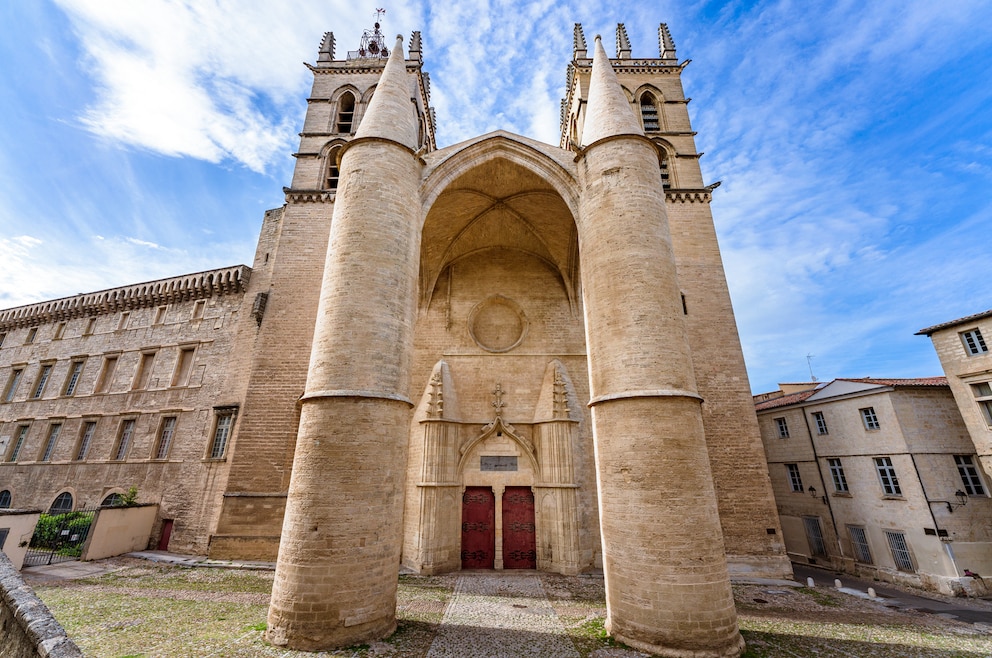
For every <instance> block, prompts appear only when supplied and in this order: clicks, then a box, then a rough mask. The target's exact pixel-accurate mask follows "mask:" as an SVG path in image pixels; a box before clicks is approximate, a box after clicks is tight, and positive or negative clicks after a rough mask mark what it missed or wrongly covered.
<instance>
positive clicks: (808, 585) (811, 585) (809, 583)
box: [806, 578, 816, 587]
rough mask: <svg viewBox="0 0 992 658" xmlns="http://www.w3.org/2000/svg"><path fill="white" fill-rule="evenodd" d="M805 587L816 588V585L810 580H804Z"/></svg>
mask: <svg viewBox="0 0 992 658" xmlns="http://www.w3.org/2000/svg"><path fill="white" fill-rule="evenodd" d="M806 587H816V583H814V582H813V579H812V578H807V579H806Z"/></svg>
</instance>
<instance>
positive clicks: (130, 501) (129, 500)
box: [118, 485, 138, 507]
mask: <svg viewBox="0 0 992 658" xmlns="http://www.w3.org/2000/svg"><path fill="white" fill-rule="evenodd" d="M118 504H119V505H120V506H121V507H134V506H135V505H137V504H138V487H135V486H133V485H132V486H131V487H130V488H129V489H128V490H127V492H126V493H123V494H121V498H120V502H119V503H118Z"/></svg>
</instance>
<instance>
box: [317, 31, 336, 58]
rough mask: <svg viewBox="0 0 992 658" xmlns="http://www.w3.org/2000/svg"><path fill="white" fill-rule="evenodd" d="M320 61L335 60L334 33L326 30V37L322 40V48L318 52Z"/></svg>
mask: <svg viewBox="0 0 992 658" xmlns="http://www.w3.org/2000/svg"><path fill="white" fill-rule="evenodd" d="M317 61H318V62H333V61H334V33H333V32H324V38H323V39H321V41H320V50H319V51H318V52H317Z"/></svg>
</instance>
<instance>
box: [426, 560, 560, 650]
mask: <svg viewBox="0 0 992 658" xmlns="http://www.w3.org/2000/svg"><path fill="white" fill-rule="evenodd" d="M465 656H540V657H541V658H578V656H579V654H578V652H577V651H576V650H575V646H574V645H573V644H572V641H571V640H570V639H569V638H568V636H567V635H566V634H565V629H564V628H562V625H561V622H560V621H559V620H558V616H557V615H556V614H555V611H554V609H553V608H552V607H551V604H549V603H548V599H547V596H546V595H545V593H544V588H543V587H542V586H541V581H540V579H539V578H538V577H537V576H532V575H507V574H506V572H503V573H502V574H500V575H489V574H464V575H462V576H459V577H458V584H457V585H456V586H455V591H454V594H453V595H452V597H451V600H450V601H449V602H448V607H447V609H446V610H445V611H444V620H443V621H442V622H441V629H440V630H439V631H438V634H437V637H435V638H434V642H433V643H432V644H431V648H430V650H429V651H428V652H427V658H464V657H465Z"/></svg>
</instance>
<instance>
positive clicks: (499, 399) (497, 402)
mask: <svg viewBox="0 0 992 658" xmlns="http://www.w3.org/2000/svg"><path fill="white" fill-rule="evenodd" d="M492 405H493V408H494V409H495V410H496V418H502V417H503V407H505V406H506V403H505V402H503V387H502V386H501V385H500V384H499V383H497V384H496V388H495V389H493V401H492Z"/></svg>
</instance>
